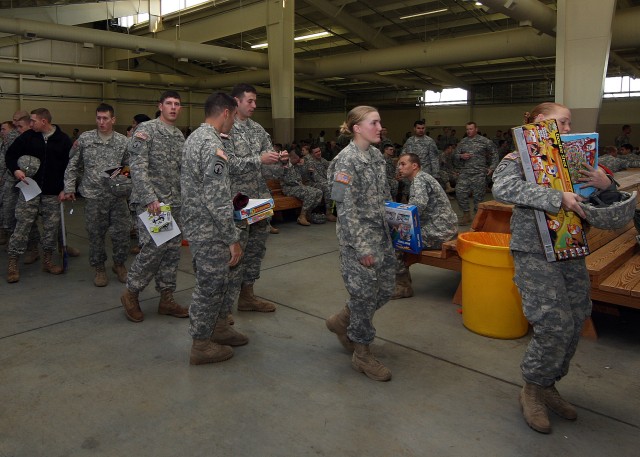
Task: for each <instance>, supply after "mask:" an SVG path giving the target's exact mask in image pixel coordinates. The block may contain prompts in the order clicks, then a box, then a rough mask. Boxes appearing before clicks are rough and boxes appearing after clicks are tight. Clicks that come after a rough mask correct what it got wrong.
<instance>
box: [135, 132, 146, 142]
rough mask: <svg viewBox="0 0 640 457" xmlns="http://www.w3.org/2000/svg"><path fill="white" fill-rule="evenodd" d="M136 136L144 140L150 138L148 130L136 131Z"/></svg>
mask: <svg viewBox="0 0 640 457" xmlns="http://www.w3.org/2000/svg"><path fill="white" fill-rule="evenodd" d="M133 136H134V138H140V139H141V140H143V141H147V140H148V139H149V135H148V134H147V133H146V132H136V133H135V134H134V135H133Z"/></svg>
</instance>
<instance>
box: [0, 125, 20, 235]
mask: <svg viewBox="0 0 640 457" xmlns="http://www.w3.org/2000/svg"><path fill="white" fill-rule="evenodd" d="M16 138H18V131H17V130H15V129H13V130H11V131H10V132H9V133H8V134H7V137H6V138H4V139H3V141H2V144H1V145H0V228H5V229H8V228H9V226H8V225H7V222H6V221H9V220H11V219H13V221H14V222H13V224H12V227H11V228H13V226H15V215H6V214H5V211H6V209H5V208H6V205H7V204H11V201H12V200H13V206H12V208H11V209H12V212H15V207H16V205H15V202H16V201H17V197H18V194H17V193H16V194H15V197H14V198H11V197H7V203H5V195H6V194H12V193H14V191H15V192H19V191H18V189H12V187H14V186H15V185H16V183H17V180H16V178H15V177H14V176H13V174H12V173H11V172H9V171H8V170H7V163H6V162H5V156H6V154H7V149H9V146H11V144H12V143H13V141H14V140H15V139H16ZM12 197H13V196H12Z"/></svg>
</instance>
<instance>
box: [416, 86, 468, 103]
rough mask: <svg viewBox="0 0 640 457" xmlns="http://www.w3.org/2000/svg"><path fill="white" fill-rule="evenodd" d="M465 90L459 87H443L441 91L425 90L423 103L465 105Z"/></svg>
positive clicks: (466, 97)
mask: <svg viewBox="0 0 640 457" xmlns="http://www.w3.org/2000/svg"><path fill="white" fill-rule="evenodd" d="M467 101H468V94H467V91H466V90H464V89H460V88H455V89H443V90H442V92H434V91H432V90H428V91H425V93H424V99H423V101H422V104H423V105H466V104H467Z"/></svg>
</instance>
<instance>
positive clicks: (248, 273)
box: [224, 119, 273, 293]
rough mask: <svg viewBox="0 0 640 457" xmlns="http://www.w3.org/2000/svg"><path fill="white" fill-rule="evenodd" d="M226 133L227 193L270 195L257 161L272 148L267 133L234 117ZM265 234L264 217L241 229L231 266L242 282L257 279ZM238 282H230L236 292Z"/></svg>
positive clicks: (249, 121)
mask: <svg viewBox="0 0 640 457" xmlns="http://www.w3.org/2000/svg"><path fill="white" fill-rule="evenodd" d="M229 136H230V138H229V140H227V141H225V143H224V145H225V148H224V150H225V152H226V153H227V154H228V156H229V177H230V178H231V195H236V194H237V193H238V192H241V193H242V194H244V195H247V196H248V197H250V198H271V193H270V192H269V188H268V187H267V183H266V181H265V180H264V177H263V176H262V162H261V161H260V155H261V154H262V153H263V152H266V151H272V150H273V145H272V144H271V137H270V136H269V134H268V133H267V132H266V130H265V129H264V128H262V126H261V125H260V124H258V123H257V122H255V121H254V120H252V119H247V120H246V121H240V120H237V119H236V121H235V123H234V124H233V129H232V130H231V133H230V134H229ZM267 236H268V232H267V221H266V220H262V221H260V222H257V223H255V224H251V225H249V226H248V227H246V229H245V230H244V233H243V234H242V236H241V240H240V241H241V246H242V250H243V252H244V256H243V257H242V259H241V260H240V262H239V263H238V265H236V267H235V268H234V269H235V270H242V278H241V282H242V283H254V282H255V281H256V280H257V279H258V278H260V267H261V266H262V259H263V258H264V255H265V253H266V252H267V246H266V243H267ZM245 237H246V239H245ZM241 285H242V284H233V287H234V288H235V287H237V288H238V293H239V290H240V289H239V287H240V286H241ZM234 293H235V291H234Z"/></svg>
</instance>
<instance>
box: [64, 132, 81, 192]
mask: <svg viewBox="0 0 640 457" xmlns="http://www.w3.org/2000/svg"><path fill="white" fill-rule="evenodd" d="M81 140H82V136H80V138H78V139H77V140H76V141H75V142H74V143H73V145H72V146H71V150H70V151H69V157H70V159H69V163H68V164H67V169H66V170H65V171H64V193H65V194H73V193H75V191H76V182H77V180H78V176H79V174H80V165H81V162H82V161H83V157H84V145H83V143H82V141H81Z"/></svg>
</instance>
